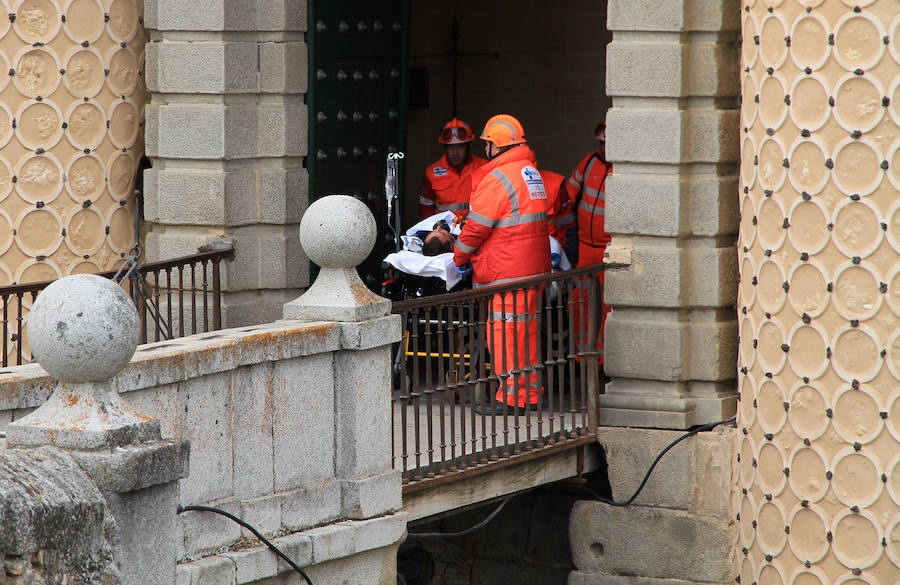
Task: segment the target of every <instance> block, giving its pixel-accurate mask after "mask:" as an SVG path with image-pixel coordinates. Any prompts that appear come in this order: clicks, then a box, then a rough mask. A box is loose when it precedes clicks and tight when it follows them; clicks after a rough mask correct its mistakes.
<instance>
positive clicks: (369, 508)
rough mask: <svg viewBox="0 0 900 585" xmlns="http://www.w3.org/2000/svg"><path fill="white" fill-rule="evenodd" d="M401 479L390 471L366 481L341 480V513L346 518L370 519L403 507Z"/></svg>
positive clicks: (399, 475)
mask: <svg viewBox="0 0 900 585" xmlns="http://www.w3.org/2000/svg"><path fill="white" fill-rule="evenodd" d="M401 483H402V478H401V474H400V472H399V471H390V472H388V473H384V474H381V475H376V476H375V477H369V478H366V479H359V480H350V479H345V480H341V513H342V515H343V516H344V517H346V518H353V519H361V518H371V517H373V516H377V515H380V514H384V513H386V512H394V511H396V510H399V509H400V508H402V507H403V499H402V497H401V495H400V494H401Z"/></svg>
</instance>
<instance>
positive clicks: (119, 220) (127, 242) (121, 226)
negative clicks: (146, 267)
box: [106, 207, 134, 254]
mask: <svg viewBox="0 0 900 585" xmlns="http://www.w3.org/2000/svg"><path fill="white" fill-rule="evenodd" d="M106 225H107V226H108V227H109V237H108V238H107V242H108V243H109V247H110V248H112V249H113V250H115V251H116V252H119V253H120V254H125V253H127V252H128V251H129V250H130V249H131V247H132V246H134V232H133V231H132V227H131V226H133V225H134V217H133V216H132V213H131V212H130V211H129V210H128V209H127V208H125V207H114V208H113V209H111V210H110V214H109V215H108V216H107V218H106Z"/></svg>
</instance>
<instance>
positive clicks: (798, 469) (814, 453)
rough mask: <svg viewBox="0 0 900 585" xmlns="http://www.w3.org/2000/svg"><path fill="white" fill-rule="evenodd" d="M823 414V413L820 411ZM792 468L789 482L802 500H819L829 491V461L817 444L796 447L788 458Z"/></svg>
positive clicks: (789, 465) (795, 493)
mask: <svg viewBox="0 0 900 585" xmlns="http://www.w3.org/2000/svg"><path fill="white" fill-rule="evenodd" d="M820 416H821V413H820ZM788 468H789V469H790V470H791V474H790V477H789V478H788V482H789V483H790V486H791V491H792V492H793V493H794V495H795V496H797V497H798V498H799V499H800V501H801V502H802V501H805V502H813V503H815V502H818V501H819V500H821V499H822V498H824V497H825V494H827V493H828V487H829V483H828V479H827V475H826V474H827V473H828V471H829V467H828V463H826V461H825V456H824V454H823V453H822V450H821V449H819V448H818V447H817V446H816V445H811V446H809V447H806V446H803V445H798V446H796V447H794V450H793V451H792V452H791V456H790V459H789V460H788Z"/></svg>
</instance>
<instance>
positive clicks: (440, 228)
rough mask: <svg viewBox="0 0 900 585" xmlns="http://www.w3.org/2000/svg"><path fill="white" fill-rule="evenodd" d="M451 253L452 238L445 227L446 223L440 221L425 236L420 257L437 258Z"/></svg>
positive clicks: (448, 229)
mask: <svg viewBox="0 0 900 585" xmlns="http://www.w3.org/2000/svg"><path fill="white" fill-rule="evenodd" d="M452 251H453V236H451V235H450V228H449V227H448V226H447V222H445V221H440V222H438V223H437V224H436V225H435V226H434V229H433V230H431V231H430V232H428V235H426V236H425V240H424V241H423V242H422V255H423V256H437V255H438V254H443V253H445V252H452Z"/></svg>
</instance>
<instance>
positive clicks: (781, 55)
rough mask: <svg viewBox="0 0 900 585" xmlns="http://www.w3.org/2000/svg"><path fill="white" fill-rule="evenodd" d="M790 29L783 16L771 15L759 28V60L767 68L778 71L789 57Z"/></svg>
mask: <svg viewBox="0 0 900 585" xmlns="http://www.w3.org/2000/svg"><path fill="white" fill-rule="evenodd" d="M787 31H788V27H787V26H785V24H784V20H783V19H782V18H781V15H779V14H774V13H769V14H767V15H766V16H765V18H763V20H762V23H761V24H760V26H759V58H760V60H761V61H762V62H763V64H764V65H765V66H766V67H772V68H773V69H778V68H779V67H781V65H782V64H783V63H784V61H785V60H786V59H787V56H788V48H787V43H786V42H785V40H784V39H785V38H786V37H787V35H788V33H787Z"/></svg>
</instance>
